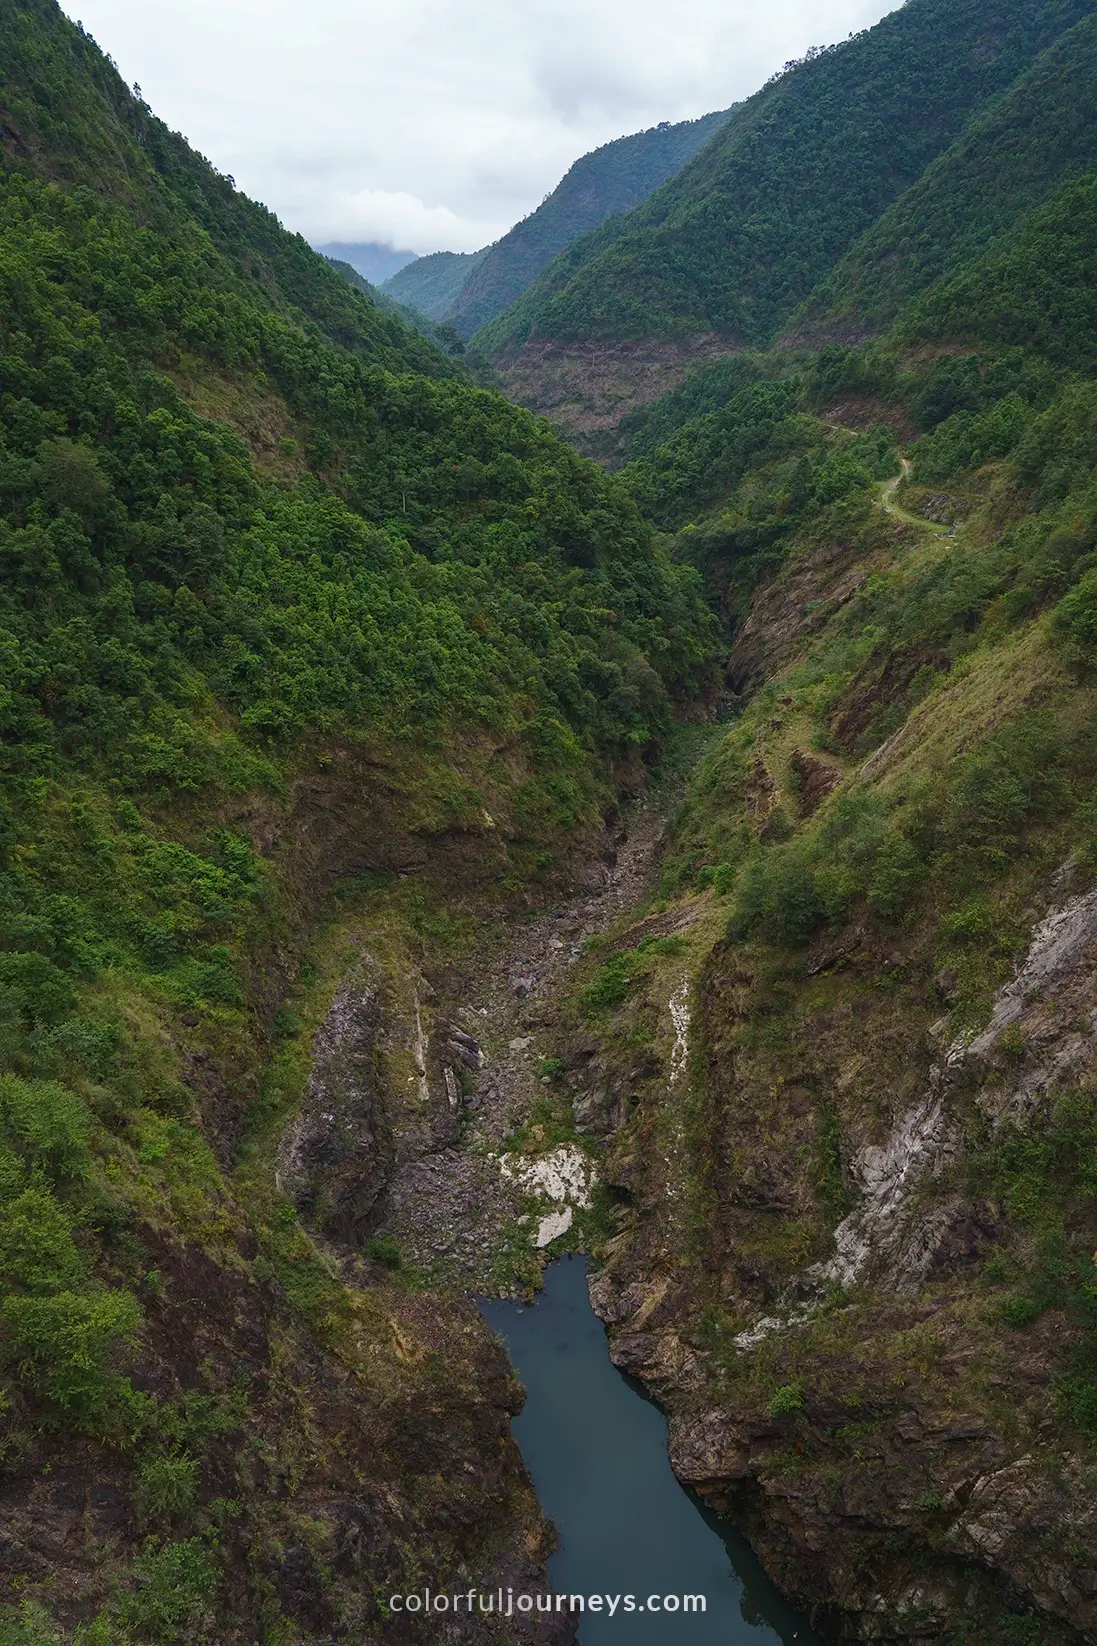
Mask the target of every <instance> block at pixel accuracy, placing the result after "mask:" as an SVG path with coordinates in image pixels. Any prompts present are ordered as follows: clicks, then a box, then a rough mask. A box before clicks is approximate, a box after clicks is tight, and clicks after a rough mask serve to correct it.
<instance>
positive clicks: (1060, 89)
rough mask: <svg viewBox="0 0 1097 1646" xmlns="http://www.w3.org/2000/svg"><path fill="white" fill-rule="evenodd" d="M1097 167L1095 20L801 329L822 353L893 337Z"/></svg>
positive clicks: (888, 221) (886, 228)
mask: <svg viewBox="0 0 1097 1646" xmlns="http://www.w3.org/2000/svg"><path fill="white" fill-rule="evenodd" d="M1094 164H1097V17H1094V16H1093V15H1092V14H1091V15H1090V16H1088V17H1085V18H1083V19H1082V21H1081V22H1079V23H1077V24H1076V25H1075V27H1074V28H1072V29H1068V30H1067V32H1066V33H1065V34H1063V35H1062V36H1061V38H1060V39H1059V40H1057V41H1056V42H1055V44H1054V45H1053V46H1051V47H1050V48H1049V49H1048V50H1047V51H1046V52H1044V53H1043V54H1042V55H1041V56H1040V57H1039V58H1038V59H1037V61H1036V62H1035V63H1034V64H1033V65H1032V67H1031V68H1029V69H1028V70H1026V72H1025V73H1024V74H1022V75H1021V76H1020V77H1019V78H1018V79H1017V80H1016V81H1015V82H1014V84H1013V85H1012V86H1011V87H1010V88H1009V90H1008V91H1007V92H1006V93H1005V95H1004V96H1002V97H1000V98H998V99H996V100H995V101H994V102H992V103H991V104H990V106H989V107H988V108H987V109H986V110H985V111H982V112H980V113H978V114H976V115H975V116H974V117H973V119H972V120H971V122H970V124H969V125H968V126H967V128H966V129H965V131H964V132H963V133H962V135H961V136H960V138H959V139H958V140H957V142H955V143H954V144H953V145H952V146H951V148H949V149H948V150H947V151H946V152H945V153H944V154H943V155H941V156H940V158H939V159H937V160H935V161H934V162H933V164H932V165H931V166H929V167H927V169H926V171H925V172H924V174H923V175H922V176H921V177H920V178H919V179H918V181H917V182H916V183H915V184H914V185H913V186H912V187H911V188H909V189H907V190H906V192H905V193H904V194H903V195H901V196H900V198H899V199H898V200H897V201H896V202H895V204H894V205H893V206H891V207H890V208H889V209H888V210H887V211H885V212H884V213H883V215H882V216H881V217H880V218H879V219H878V221H877V222H876V223H875V224H873V226H872V228H871V229H869V231H868V232H867V233H866V234H865V235H864V236H863V237H862V238H861V240H859V241H858V242H857V244H856V246H854V248H853V250H852V251H851V252H850V253H849V254H848V256H847V257H846V258H844V259H843V260H842V262H840V263H839V264H838V266H837V267H836V268H835V269H834V271H833V272H832V273H831V274H830V275H829V276H828V277H827V279H826V280H824V281H823V283H822V284H821V285H820V286H819V287H818V289H817V290H816V291H814V292H813V293H812V295H811V297H810V299H809V300H808V302H807V304H805V306H804V308H803V309H802V310H801V311H800V313H799V314H798V315H797V316H796V317H795V319H794V321H793V323H792V328H791V336H792V337H794V338H798V339H800V340H801V341H807V340H810V339H814V340H815V341H823V340H825V339H826V338H827V337H828V335H829V336H832V337H833V336H836V335H837V336H841V337H842V339H843V340H844V341H849V338H850V334H851V333H858V334H861V335H867V334H869V333H873V332H879V331H882V330H885V329H886V328H887V327H888V325H889V324H890V323H891V321H893V320H894V319H895V316H896V315H897V314H898V312H899V310H900V308H901V307H902V305H903V304H904V303H905V302H906V301H907V300H908V299H909V298H911V297H913V296H915V295H916V294H917V293H919V292H922V291H924V290H925V289H926V288H927V286H929V285H931V284H932V283H933V282H934V281H935V280H936V279H938V278H939V276H940V275H942V274H943V273H945V272H946V271H947V270H949V269H953V268H956V267H957V266H958V265H959V264H961V263H963V262H965V261H967V260H968V259H970V258H972V257H973V256H975V255H976V254H977V253H978V252H979V251H981V250H982V249H983V248H984V247H985V246H986V245H987V244H988V243H989V242H990V241H992V240H993V239H994V238H995V237H996V236H998V235H1000V234H1003V233H1004V232H1005V231H1006V230H1008V229H1009V228H1010V227H1011V226H1012V225H1013V224H1014V223H1016V222H1017V220H1018V219H1019V218H1020V217H1021V216H1023V215H1024V214H1025V213H1026V212H1027V211H1029V210H1031V209H1032V208H1033V207H1034V206H1036V205H1038V204H1039V202H1040V201H1041V200H1043V199H1044V197H1045V196H1046V195H1047V194H1048V192H1049V190H1050V189H1052V188H1053V187H1054V186H1055V184H1057V183H1058V182H1060V181H1062V180H1064V179H1066V178H1068V177H1071V176H1075V175H1078V174H1080V173H1082V172H1084V171H1086V170H1087V169H1088V168H1090V167H1092V166H1093V165H1094Z"/></svg>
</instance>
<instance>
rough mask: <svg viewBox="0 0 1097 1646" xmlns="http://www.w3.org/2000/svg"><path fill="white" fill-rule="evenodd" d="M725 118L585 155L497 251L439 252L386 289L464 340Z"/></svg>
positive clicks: (680, 162) (658, 131)
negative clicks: (441, 322)
mask: <svg viewBox="0 0 1097 1646" xmlns="http://www.w3.org/2000/svg"><path fill="white" fill-rule="evenodd" d="M727 118H728V113H727V111H723V112H718V113H716V114H706V115H702V117H701V119H700V120H680V121H678V122H676V123H675V124H670V123H664V124H663V125H660V126H652V127H651V128H650V130H648V131H641V132H637V133H636V134H635V135H634V136H631V137H618V138H616V139H615V140H614V141H613V142H612V143H603V145H602V147H601V148H600V149H594V150H593V152H592V153H590V154H584V155H583V156H582V158H581V159H579V160H577V161H576V162H575V164H574V166H572V167H571V170H570V171H569V172H568V173H567V174H566V176H565V177H564V178H563V179H562V181H561V182H559V183H558V184H557V185H556V187H555V188H554V189H553V191H552V193H551V194H549V195H546V197H545V199H544V200H543V201H542V202H541V204H540V205H539V206H538V207H537V209H536V211H532V212H531V213H530V214H529V216H528V217H524V218H523V219H522V221H521V222H520V223H516V224H515V226H514V228H512V229H511V230H510V231H509V233H507V234H505V235H503V237H502V239H501V240H497V241H496V242H495V244H494V245H492V246H487V247H485V249H484V250H483V251H479V252H475V253H473V254H472V255H471V256H468V255H464V256H462V255H461V254H459V253H454V252H436V253H435V254H434V256H433V257H423V258H420V259H418V260H417V261H416V262H415V263H411V264H409V265H408V267H407V268H405V269H402V270H401V271H400V273H399V274H396V275H394V276H392V278H391V279H390V280H387V281H386V282H385V291H386V292H387V293H388V294H389V295H390V296H392V297H395V298H397V299H398V300H399V301H400V302H401V303H407V304H408V305H409V306H410V307H412V308H417V309H421V310H422V311H423V313H424V314H428V315H430V316H431V317H432V318H434V319H438V320H445V321H448V322H449V323H450V324H452V325H454V326H456V328H457V330H458V332H460V334H461V336H462V337H471V335H472V333H473V332H474V331H476V330H477V328H478V327H480V326H483V325H485V324H486V323H487V322H488V321H489V320H493V319H494V318H495V316H496V315H497V314H501V313H502V311H503V310H504V309H505V308H508V307H509V305H510V304H511V303H513V302H515V301H516V300H517V299H518V298H519V297H521V295H522V293H523V292H524V291H525V290H526V288H527V287H528V286H529V285H530V283H531V281H533V280H534V279H535V278H536V277H537V275H538V274H540V272H541V270H542V269H543V268H544V267H545V265H546V263H549V262H551V261H552V259H553V258H554V257H555V256H557V254H558V253H560V252H563V251H566V250H567V248H568V247H569V246H571V245H573V244H574V243H575V241H576V240H578V239H580V238H581V237H582V236H583V235H585V234H589V233H590V232H591V230H592V229H596V228H597V227H598V225H599V224H600V223H604V222H605V220H606V219H607V218H608V217H614V216H616V215H617V213H619V212H626V211H629V210H630V209H631V208H632V207H633V206H638V205H639V204H640V203H641V201H643V200H646V199H647V197H648V195H649V194H651V193H652V191H653V190H654V189H657V188H658V187H659V185H660V184H661V183H665V182H666V180H667V178H668V177H673V176H674V175H675V174H676V173H677V172H679V171H681V169H682V167H683V166H684V165H685V164H686V162H687V161H688V160H690V159H692V157H693V156H694V155H695V154H696V153H697V152H698V151H699V150H700V149H703V148H704V147H705V145H706V143H709V142H710V141H711V140H712V139H713V137H715V135H716V133H717V132H718V131H719V130H720V128H721V126H723V125H724V124H725V123H726V121H727Z"/></svg>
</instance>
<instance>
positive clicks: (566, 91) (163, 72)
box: [65, 0, 894, 252]
mask: <svg viewBox="0 0 1097 1646" xmlns="http://www.w3.org/2000/svg"><path fill="white" fill-rule="evenodd" d="M893 4H894V0H770V4H769V5H767V6H765V7H760V6H758V5H757V4H756V3H754V0H682V3H681V4H679V5H678V6H676V7H669V6H667V4H666V0H310V3H309V4H308V5H307V6H304V5H301V4H300V0H65V5H66V9H68V10H69V11H70V13H71V14H72V15H73V16H79V17H80V18H81V19H82V21H83V23H84V25H85V27H86V28H88V29H89V30H90V32H91V33H92V34H93V35H94V36H95V38H96V40H97V41H98V42H99V44H100V45H101V46H102V48H103V49H104V50H105V51H108V52H110V53H111V55H112V56H113V57H114V58H115V59H116V60H117V62H118V64H119V67H120V69H121V71H122V73H123V74H124V75H125V76H126V78H127V79H129V80H130V81H133V80H137V81H139V82H140V84H141V86H142V89H143V91H144V94H145V96H146V98H147V99H148V101H149V102H150V103H151V104H152V106H153V108H154V109H155V110H156V112H157V113H158V114H159V115H161V117H162V118H163V119H165V120H167V121H168V123H169V124H170V125H172V126H174V127H177V128H178V129H180V130H182V131H183V132H185V133H186V135H187V137H188V138H189V139H190V140H191V142H192V143H193V144H194V145H195V147H196V148H199V149H201V150H202V152H203V153H205V154H206V155H208V156H209V158H210V159H211V160H212V161H213V162H214V164H215V165H217V166H218V167H219V168H220V169H221V170H222V171H226V172H230V173H231V174H232V175H233V176H234V177H235V178H236V181H237V183H238V184H239V185H240V187H241V188H243V189H246V190H247V192H248V193H249V194H251V195H254V196H255V197H256V198H257V199H260V200H263V201H265V202H266V204H267V205H269V206H270V207H271V208H272V209H273V210H274V211H276V212H277V213H278V214H279V216H280V217H281V218H282V219H283V221H284V222H285V223H286V224H287V225H288V226H289V227H291V228H294V229H299V230H300V231H301V233H303V234H305V235H307V236H308V237H309V238H310V239H312V240H381V241H393V242H395V243H396V244H402V245H404V246H407V247H409V248H410V249H411V250H413V251H419V252H422V251H433V250H436V249H439V248H441V247H445V248H448V249H451V250H454V251H472V250H474V249H475V248H476V247H478V246H481V245H485V244H486V243H487V242H488V241H490V240H493V239H495V238H496V237H497V236H498V235H499V234H502V233H503V232H504V231H505V230H506V229H507V228H509V227H510V225H511V224H512V223H513V222H515V221H516V220H517V219H518V218H519V217H521V216H523V215H524V214H525V213H526V212H528V211H530V210H532V208H533V207H534V206H535V205H536V204H537V203H538V201H539V200H540V199H541V197H542V196H543V195H544V194H545V193H546V192H547V191H548V190H549V189H551V188H552V187H554V185H555V184H556V183H557V182H558V181H559V179H560V178H561V177H562V176H563V174H564V172H565V171H566V170H567V168H568V166H569V165H571V163H572V161H573V160H575V159H577V158H578V156H579V155H580V154H584V153H586V151H587V150H589V149H591V148H595V147H596V146H597V145H598V144H600V143H604V142H607V141H608V140H609V139H610V138H612V137H619V136H621V135H623V134H624V133H625V132H629V131H639V130H642V129H643V128H644V127H646V126H650V125H653V124H655V122H656V121H658V120H684V119H690V118H693V117H695V116H697V115H700V114H706V113H708V112H709V110H711V109H716V108H723V107H726V106H727V105H728V104H729V103H731V102H734V101H736V100H737V99H738V98H741V97H745V96H749V94H750V93H751V92H752V91H755V90H756V89H757V88H758V86H759V85H761V84H762V82H763V81H764V80H765V79H767V78H768V76H769V75H770V74H771V73H772V72H773V71H774V70H775V69H777V68H780V66H781V64H782V63H783V62H784V61H785V60H786V59H787V58H790V57H797V56H801V55H802V54H803V52H804V51H805V50H806V49H807V47H808V46H810V45H821V44H826V43H829V42H830V41H832V40H837V39H841V38H843V37H844V36H845V35H846V34H847V33H848V32H849V31H850V30H853V29H857V28H862V27H864V26H865V25H866V24H869V23H872V22H875V21H876V20H877V18H879V17H880V16H882V15H883V14H884V12H886V11H888V10H891V9H892V6H893Z"/></svg>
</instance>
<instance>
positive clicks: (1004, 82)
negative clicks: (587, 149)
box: [477, 0, 1092, 357]
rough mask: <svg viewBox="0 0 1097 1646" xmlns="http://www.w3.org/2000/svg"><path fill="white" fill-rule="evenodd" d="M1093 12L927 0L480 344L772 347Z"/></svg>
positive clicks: (818, 72) (486, 332) (857, 46)
mask: <svg viewBox="0 0 1097 1646" xmlns="http://www.w3.org/2000/svg"><path fill="white" fill-rule="evenodd" d="M1091 10H1092V6H1091V5H1090V4H1088V3H1087V0H1046V3H1045V0H1042V3H1040V4H1037V5H1030V4H1023V5H1022V4H1019V3H1018V0H994V3H993V4H990V5H987V4H985V3H981V0H912V3H911V4H908V5H906V6H904V7H903V8H901V9H900V10H899V11H896V12H894V13H892V14H891V15H890V16H889V17H886V18H885V19H884V20H883V21H882V22H881V23H879V24H878V25H877V26H876V27H875V28H873V29H871V30H868V31H866V32H865V33H863V34H862V35H859V36H858V37H856V38H855V39H853V40H850V41H847V42H845V43H844V44H842V45H839V46H837V47H834V48H831V49H828V50H826V51H823V52H821V53H819V54H817V55H814V56H810V57H809V58H808V59H807V60H805V61H804V62H803V63H801V64H799V65H797V66H796V67H794V68H792V69H790V70H789V71H787V72H786V73H785V74H784V75H782V76H781V77H780V78H779V79H778V80H776V81H775V82H774V83H772V84H770V85H769V86H767V87H766V88H764V89H763V90H762V91H761V92H759V93H758V94H757V95H756V96H755V97H753V98H751V99H750V100H749V101H748V102H747V103H746V104H744V105H743V106H742V107H741V108H740V109H739V110H737V112H736V114H735V115H734V116H733V118H732V119H731V121H730V122H729V124H728V126H727V129H726V131H725V132H724V134H723V136H722V138H721V139H720V140H719V141H717V142H716V143H714V144H713V145H711V147H710V148H709V149H708V150H706V151H705V152H704V153H703V154H702V155H700V156H698V157H697V158H696V159H695V160H694V161H693V162H692V163H691V164H690V165H688V166H687V167H686V168H685V169H684V170H683V172H681V173H680V174H679V176H678V177H677V178H675V179H674V180H672V181H671V182H670V183H668V184H666V185H664V187H663V188H662V189H660V190H658V191H656V193H655V194H654V195H653V196H651V198H650V199H649V200H648V201H647V202H646V203H645V204H644V205H643V206H641V207H639V208H638V210H637V211H635V212H633V213H630V214H629V215H628V216H627V217H622V218H619V219H616V220H614V221H613V222H611V223H609V224H606V225H604V226H603V228H602V229H600V230H599V231H597V233H596V234H594V235H592V236H589V237H588V238H587V239H586V240H584V241H582V242H580V243H578V244H577V245H576V246H575V247H573V248H572V249H571V251H570V252H569V253H568V254H566V255H565V256H563V257H561V258H558V259H557V260H556V261H555V262H554V263H553V264H551V265H550V266H549V268H547V269H546V270H545V272H544V273H543V274H542V275H541V276H540V278H539V280H538V281H537V282H536V283H535V284H534V286H533V287H531V289H530V290H529V291H528V292H527V293H526V295H525V296H524V297H523V298H522V299H521V300H520V301H519V302H518V303H517V304H515V305H514V307H513V308H512V309H511V310H510V311H508V312H507V313H506V314H505V315H503V316H500V317H499V318H498V319H497V320H496V321H494V322H493V323H491V324H490V325H488V326H486V327H485V328H484V329H483V332H482V334H481V335H480V336H479V337H478V339H477V342H478V346H482V347H483V348H484V349H485V350H486V351H487V352H490V353H491V354H492V355H493V356H496V357H506V356H511V355H513V354H514V353H515V351H516V350H518V349H519V348H520V347H521V345H522V343H523V342H524V341H525V340H526V339H527V338H529V337H531V336H536V337H537V338H538V339H546V338H552V339H557V340H569V339H580V340H581V339H583V338H587V337H589V338H601V339H644V338H671V339H673V338H684V339H689V338H692V337H696V336H698V335H699V334H704V333H710V332H715V333H717V334H719V335H721V336H724V337H727V338H728V339H729V340H731V341H734V342H740V343H742V342H759V341H764V340H766V339H768V338H769V337H770V336H772V334H773V332H774V331H775V329H776V328H777V327H778V326H779V325H780V324H781V323H782V322H783V321H784V320H786V319H787V318H788V316H789V315H790V314H791V313H792V312H793V310H794V309H795V308H796V307H797V305H798V304H799V303H800V302H802V301H803V299H804V298H805V297H806V296H807V295H808V293H809V292H810V290H811V289H812V287H813V286H815V285H816V284H817V283H818V282H819V281H820V279H822V278H823V277H824V276H825V275H826V274H827V272H828V271H829V269H830V268H832V267H833V265H834V264H835V263H836V262H837V261H838V259H839V258H840V257H841V256H842V255H843V254H844V253H845V252H846V251H847V250H848V249H849V248H850V247H851V245H853V243H854V242H855V241H856V240H857V239H858V237H859V236H860V235H861V234H862V233H863V232H864V231H865V230H866V229H867V228H868V227H869V225H870V224H871V223H872V222H873V221H874V220H875V219H876V218H877V217H879V215H880V214H881V212H883V211H884V210H885V209H886V207H887V206H888V205H889V204H890V203H891V202H892V201H893V200H895V199H896V198H897V196H898V195H900V194H901V193H902V191H903V190H904V189H905V188H907V187H909V186H910V185H911V184H912V183H914V182H915V181H916V180H917V179H918V177H919V176H920V175H921V174H922V172H923V171H924V170H925V168H926V166H927V165H928V164H929V163H930V162H931V161H932V160H933V159H934V158H935V157H936V156H937V155H938V154H940V153H941V152H942V151H943V150H944V149H945V148H946V147H948V145H949V144H950V143H951V142H953V141H954V140H955V139H956V138H957V136H958V135H959V133H960V132H961V130H962V128H963V126H964V124H965V122H966V121H967V120H968V119H969V117H970V116H971V114H972V113H973V112H974V111H975V110H977V109H978V108H979V107H980V106H981V105H982V104H983V103H985V102H986V101H987V100H988V99H989V98H991V97H993V96H994V95H995V94H997V93H999V92H1002V91H1004V90H1005V89H1006V88H1007V87H1008V86H1009V85H1010V83H1011V82H1012V81H1013V80H1014V79H1015V78H1016V77H1017V75H1018V74H1019V73H1021V72H1022V71H1023V70H1024V69H1025V67H1026V66H1027V65H1028V64H1029V63H1031V61H1032V60H1033V58H1034V57H1036V56H1037V55H1038V53H1039V52H1040V51H1042V50H1043V49H1044V48H1045V47H1047V46H1048V45H1050V44H1051V43H1052V42H1053V41H1054V40H1055V39H1056V38H1057V37H1058V36H1059V35H1060V34H1061V33H1063V31H1064V30H1065V29H1067V28H1069V27H1071V26H1072V25H1073V24H1075V23H1076V22H1078V21H1079V20H1080V19H1081V18H1082V17H1084V16H1086V15H1088V14H1089V13H1090V11H1091Z"/></svg>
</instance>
